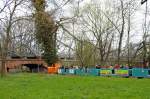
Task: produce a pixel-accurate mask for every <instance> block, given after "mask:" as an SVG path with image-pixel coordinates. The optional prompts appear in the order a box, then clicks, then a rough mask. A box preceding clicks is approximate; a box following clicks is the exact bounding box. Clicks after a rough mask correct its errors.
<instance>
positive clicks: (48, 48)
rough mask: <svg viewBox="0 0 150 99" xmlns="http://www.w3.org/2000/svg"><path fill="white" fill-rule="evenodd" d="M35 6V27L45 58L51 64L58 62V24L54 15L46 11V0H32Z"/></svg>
mask: <svg viewBox="0 0 150 99" xmlns="http://www.w3.org/2000/svg"><path fill="white" fill-rule="evenodd" d="M32 4H33V6H34V8H35V14H34V18H35V28H36V31H35V32H36V38H37V41H38V43H39V44H40V45H41V46H42V50H43V51H44V53H43V55H44V59H45V61H46V62H47V63H48V65H49V66H51V65H52V64H54V63H55V62H57V61H58V60H57V59H58V58H57V51H56V31H57V29H58V26H57V25H56V23H55V21H54V20H53V18H52V15H51V14H49V13H47V12H46V11H45V8H46V1H45V0H32Z"/></svg>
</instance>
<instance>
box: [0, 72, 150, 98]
mask: <svg viewBox="0 0 150 99" xmlns="http://www.w3.org/2000/svg"><path fill="white" fill-rule="evenodd" d="M0 99H150V79H136V78H113V77H91V76H60V75H48V74H11V75H8V76H7V77H5V78H0Z"/></svg>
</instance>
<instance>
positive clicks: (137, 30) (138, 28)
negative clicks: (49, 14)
mask: <svg viewBox="0 0 150 99" xmlns="http://www.w3.org/2000/svg"><path fill="white" fill-rule="evenodd" d="M80 1H81V4H80V6H81V7H83V6H85V5H86V4H87V3H89V2H90V1H92V2H94V1H95V2H96V1H97V0H80ZM99 1H106V0H99ZM138 1H139V3H138V8H137V11H136V13H135V15H134V17H132V28H133V30H132V31H131V41H132V42H134V43H137V42H139V41H141V40H142V36H143V32H142V30H143V29H142V25H143V22H144V17H145V15H144V13H145V4H143V5H141V4H140V1H141V0H138ZM76 4H77V3H76ZM149 5H150V0H148V6H149ZM2 6H3V3H2V0H0V8H1V7H2ZM74 6H77V5H74ZM18 9H21V10H17V14H16V15H17V16H21V15H23V14H24V12H27V13H28V14H29V13H30V11H27V10H29V9H27V8H24V7H23V6H22V8H18ZM48 9H50V8H48ZM7 10H8V9H7ZM61 11H62V12H61ZM61 11H60V12H61V13H62V14H61V15H60V17H62V16H70V15H71V13H72V12H71V11H72V5H66V6H64V7H63V10H61ZM1 17H4V14H0V18H1ZM149 19H150V14H148V16H147V20H149Z"/></svg>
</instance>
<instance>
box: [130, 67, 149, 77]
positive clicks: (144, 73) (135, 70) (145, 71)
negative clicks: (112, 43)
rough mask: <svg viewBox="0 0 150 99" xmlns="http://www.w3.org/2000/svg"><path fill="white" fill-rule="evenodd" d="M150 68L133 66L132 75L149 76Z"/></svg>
mask: <svg viewBox="0 0 150 99" xmlns="http://www.w3.org/2000/svg"><path fill="white" fill-rule="evenodd" d="M148 75H149V73H148V69H144V68H133V69H132V76H133V77H148Z"/></svg>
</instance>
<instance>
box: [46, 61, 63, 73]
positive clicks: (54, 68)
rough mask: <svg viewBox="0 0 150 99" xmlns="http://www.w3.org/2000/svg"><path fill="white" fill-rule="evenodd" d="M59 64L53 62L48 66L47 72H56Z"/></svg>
mask: <svg viewBox="0 0 150 99" xmlns="http://www.w3.org/2000/svg"><path fill="white" fill-rule="evenodd" d="M60 66H61V65H60V64H59V63H55V64H53V65H52V66H50V67H48V73H49V74H57V73H58V69H59V67H60Z"/></svg>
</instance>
